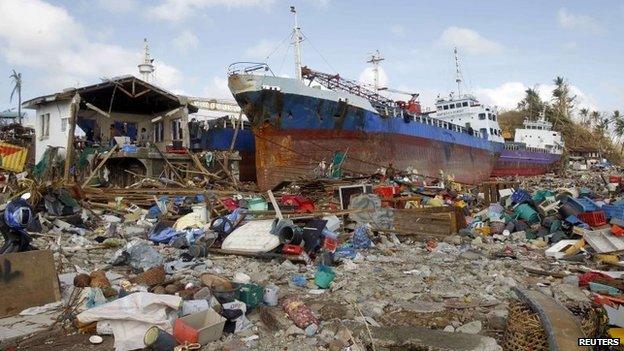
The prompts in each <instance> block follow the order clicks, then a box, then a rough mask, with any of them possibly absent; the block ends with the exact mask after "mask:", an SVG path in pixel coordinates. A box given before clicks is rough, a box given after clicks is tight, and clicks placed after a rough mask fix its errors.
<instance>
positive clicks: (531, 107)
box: [518, 88, 545, 120]
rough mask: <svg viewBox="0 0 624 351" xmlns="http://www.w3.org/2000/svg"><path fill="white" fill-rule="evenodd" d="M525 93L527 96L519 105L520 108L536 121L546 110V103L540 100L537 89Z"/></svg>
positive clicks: (530, 89)
mask: <svg viewBox="0 0 624 351" xmlns="http://www.w3.org/2000/svg"><path fill="white" fill-rule="evenodd" d="M524 92H525V93H526V96H525V97H524V99H522V101H520V102H519V103H518V108H519V109H521V110H523V111H526V112H527V113H528V115H529V116H528V117H529V119H530V120H536V119H537V118H539V115H540V113H541V112H542V111H543V110H544V106H545V103H544V102H543V101H542V99H541V98H540V96H539V94H538V93H537V90H536V89H533V88H529V89H527V90H525V91H524Z"/></svg>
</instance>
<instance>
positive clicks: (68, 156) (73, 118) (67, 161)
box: [63, 93, 80, 184]
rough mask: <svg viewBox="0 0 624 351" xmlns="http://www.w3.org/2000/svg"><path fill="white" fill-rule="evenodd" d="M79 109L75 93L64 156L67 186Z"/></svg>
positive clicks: (71, 105)
mask: <svg viewBox="0 0 624 351" xmlns="http://www.w3.org/2000/svg"><path fill="white" fill-rule="evenodd" d="M79 107H80V95H79V94H78V93H76V95H74V98H73V99H72V102H71V104H70V105H69V121H68V122H69V130H68V132H67V148H66V149H65V150H67V154H66V155H65V169H64V172H63V179H64V180H65V184H69V183H70V181H69V170H70V169H71V166H72V163H73V160H74V137H75V136H74V133H75V132H76V115H77V114H78V108H79Z"/></svg>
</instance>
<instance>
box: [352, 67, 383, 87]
mask: <svg viewBox="0 0 624 351" xmlns="http://www.w3.org/2000/svg"><path fill="white" fill-rule="evenodd" d="M358 80H359V81H360V82H361V83H364V84H366V85H369V86H370V87H374V85H375V72H373V67H366V69H364V70H363V71H362V73H360V77H359V78H358ZM387 86H388V75H387V74H386V71H384V69H383V67H379V87H387Z"/></svg>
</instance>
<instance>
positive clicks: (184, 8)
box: [147, 0, 275, 22]
mask: <svg viewBox="0 0 624 351" xmlns="http://www.w3.org/2000/svg"><path fill="white" fill-rule="evenodd" d="M274 2H275V0H164V1H161V2H160V3H159V4H157V5H155V6H152V7H151V8H149V10H148V12H147V16H148V17H149V18H155V19H159V20H164V21H170V22H179V21H182V20H184V19H186V18H188V17H190V16H191V15H192V14H194V13H197V12H198V11H201V10H204V9H206V8H210V7H217V6H223V7H227V8H242V7H266V6H270V5H272V4H273V3H274Z"/></svg>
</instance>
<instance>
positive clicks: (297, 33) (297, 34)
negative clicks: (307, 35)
mask: <svg viewBox="0 0 624 351" xmlns="http://www.w3.org/2000/svg"><path fill="white" fill-rule="evenodd" d="M290 12H292V13H293V15H294V16H295V25H294V27H293V45H294V46H295V78H297V79H298V80H302V78H301V41H302V40H303V39H302V38H301V28H299V22H298V21H297V10H296V9H295V7H294V6H291V7H290Z"/></svg>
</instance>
